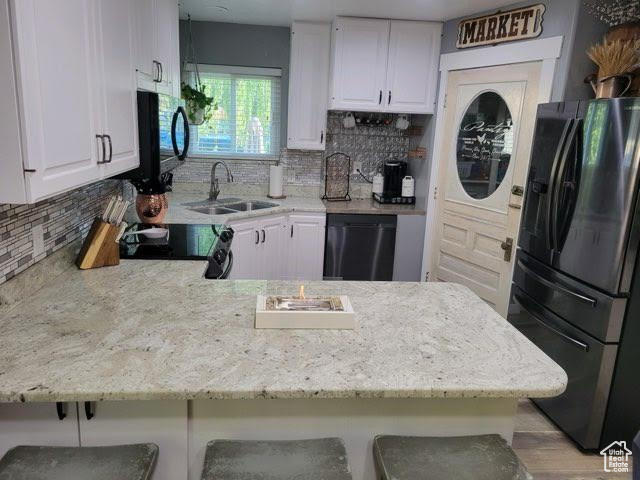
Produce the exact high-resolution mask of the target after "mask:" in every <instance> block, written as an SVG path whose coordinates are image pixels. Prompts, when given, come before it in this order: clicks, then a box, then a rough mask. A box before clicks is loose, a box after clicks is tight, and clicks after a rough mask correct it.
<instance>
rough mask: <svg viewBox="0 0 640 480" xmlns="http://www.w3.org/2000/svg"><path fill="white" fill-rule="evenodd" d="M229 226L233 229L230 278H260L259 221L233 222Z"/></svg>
mask: <svg viewBox="0 0 640 480" xmlns="http://www.w3.org/2000/svg"><path fill="white" fill-rule="evenodd" d="M229 226H230V227H231V228H233V231H234V235H233V241H232V242H231V251H232V252H233V267H232V268H231V273H230V275H229V278H230V279H232V280H246V279H251V280H255V279H259V278H261V275H262V265H261V262H260V240H261V237H260V231H259V222H258V221H256V220H249V221H245V222H234V223H232V224H230V225H229Z"/></svg>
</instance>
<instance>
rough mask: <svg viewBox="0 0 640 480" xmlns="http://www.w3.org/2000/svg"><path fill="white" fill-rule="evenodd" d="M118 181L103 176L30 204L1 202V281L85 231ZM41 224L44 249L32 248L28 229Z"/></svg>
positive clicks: (117, 190) (118, 190)
mask: <svg viewBox="0 0 640 480" xmlns="http://www.w3.org/2000/svg"><path fill="white" fill-rule="evenodd" d="M121 192H122V188H121V182H120V181H118V180H105V181H103V182H98V183H94V184H92V185H88V186H86V187H82V188H78V189H76V190H72V191H71V192H67V193H64V194H61V195H58V196H56V197H53V198H50V199H48V200H43V201H42V202H38V203H36V204H33V205H12V204H0V284H2V283H4V282H6V281H7V280H9V279H11V278H13V277H14V276H15V275H16V274H18V273H20V272H22V271H23V270H25V269H27V268H28V267H30V266H31V265H33V264H34V263H36V262H38V261H40V260H42V259H43V258H45V257H47V256H49V255H51V254H52V253H53V252H55V251H57V250H59V249H61V248H63V247H64V246H66V245H69V244H70V243H73V242H75V241H76V240H79V239H80V238H82V236H83V235H85V234H86V232H87V231H88V229H89V227H90V226H91V222H92V221H93V218H94V217H95V216H96V215H97V214H99V213H101V212H102V210H103V209H104V207H105V204H106V201H107V199H108V198H109V197H110V196H111V195H116V194H120V193H121ZM37 225H42V229H43V232H44V235H43V237H44V250H43V251H42V252H40V253H38V254H36V252H34V242H33V238H32V233H31V229H32V228H33V227H34V226H37Z"/></svg>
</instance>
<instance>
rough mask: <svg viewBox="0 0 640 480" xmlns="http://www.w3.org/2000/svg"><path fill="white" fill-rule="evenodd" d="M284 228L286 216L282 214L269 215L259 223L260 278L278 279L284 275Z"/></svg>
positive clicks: (285, 226)
mask: <svg viewBox="0 0 640 480" xmlns="http://www.w3.org/2000/svg"><path fill="white" fill-rule="evenodd" d="M286 228H287V218H286V217H285V216H284V215H282V216H277V217H269V218H267V219H264V220H263V221H262V222H261V224H260V257H261V258H260V260H261V263H262V277H260V278H261V279H265V280H278V279H281V278H283V277H285V276H286V265H285V258H286V257H285V255H286V252H285V248H284V244H283V239H285V238H286V237H285V236H284V233H285V230H286Z"/></svg>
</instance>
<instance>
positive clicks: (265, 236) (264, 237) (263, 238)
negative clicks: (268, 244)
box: [261, 230, 267, 243]
mask: <svg viewBox="0 0 640 480" xmlns="http://www.w3.org/2000/svg"><path fill="white" fill-rule="evenodd" d="M261 231H262V243H264V241H265V240H266V239H267V234H266V233H265V231H264V230H261Z"/></svg>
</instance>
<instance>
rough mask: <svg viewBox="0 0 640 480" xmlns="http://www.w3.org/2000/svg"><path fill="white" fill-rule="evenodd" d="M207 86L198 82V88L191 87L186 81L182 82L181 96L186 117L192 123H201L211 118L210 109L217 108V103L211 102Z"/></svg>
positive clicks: (211, 98)
mask: <svg viewBox="0 0 640 480" xmlns="http://www.w3.org/2000/svg"><path fill="white" fill-rule="evenodd" d="M206 89H207V87H206V86H205V85H202V84H200V87H199V88H193V87H192V86H191V85H189V84H188V83H184V82H182V89H181V91H182V98H183V99H184V101H185V106H186V111H187V118H188V119H189V123H191V124H193V125H202V124H203V123H204V122H206V121H207V120H209V119H211V110H214V111H215V110H217V109H218V104H217V103H214V102H213V97H210V96H208V95H207V93H206Z"/></svg>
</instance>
